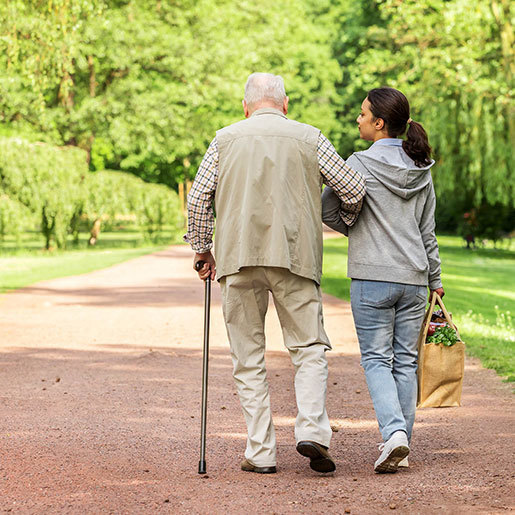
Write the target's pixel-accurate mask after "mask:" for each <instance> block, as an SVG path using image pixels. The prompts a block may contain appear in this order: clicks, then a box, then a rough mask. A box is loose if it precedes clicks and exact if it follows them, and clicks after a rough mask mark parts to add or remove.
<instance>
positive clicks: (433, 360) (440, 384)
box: [417, 292, 465, 408]
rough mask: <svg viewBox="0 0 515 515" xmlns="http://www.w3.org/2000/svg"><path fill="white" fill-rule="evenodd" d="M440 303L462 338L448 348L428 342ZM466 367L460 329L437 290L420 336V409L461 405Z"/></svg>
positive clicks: (457, 333)
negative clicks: (428, 334)
mask: <svg viewBox="0 0 515 515" xmlns="http://www.w3.org/2000/svg"><path fill="white" fill-rule="evenodd" d="M436 303H438V304H439V305H440V307H441V308H442V311H443V313H444V315H445V319H446V320H447V322H448V323H449V325H450V326H451V327H452V328H454V329H455V330H456V335H457V336H458V339H459V340H460V341H458V342H456V343H455V344H454V345H451V346H450V347H447V346H445V345H442V344H437V343H426V336H427V330H428V328H429V322H430V321H431V315H432V314H433V311H434V309H435V305H436ZM464 368H465V344H464V343H463V342H462V341H461V338H460V334H459V332H458V328H457V327H456V326H455V325H454V323H453V321H452V319H451V317H450V315H449V313H448V312H447V310H446V309H445V306H444V304H443V302H442V299H441V298H440V296H439V295H438V294H437V293H436V292H434V293H433V296H432V298H431V304H430V306H429V309H428V310H427V312H426V316H425V317H424V323H423V324H422V328H421V329H420V334H419V337H418V402H417V407H418V408H440V407H445V406H460V405H461V389H462V385H463V371H464Z"/></svg>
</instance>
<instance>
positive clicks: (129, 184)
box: [83, 170, 183, 243]
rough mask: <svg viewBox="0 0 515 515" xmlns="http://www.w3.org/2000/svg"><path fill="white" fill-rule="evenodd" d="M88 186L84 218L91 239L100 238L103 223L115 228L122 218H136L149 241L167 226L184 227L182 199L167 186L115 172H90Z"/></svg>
mask: <svg viewBox="0 0 515 515" xmlns="http://www.w3.org/2000/svg"><path fill="white" fill-rule="evenodd" d="M85 186H86V189H87V194H86V197H85V198H86V201H85V204H84V208H83V216H85V217H86V218H87V219H88V221H89V223H90V224H92V225H91V227H92V238H97V237H98V232H99V229H100V227H99V225H100V222H101V221H104V222H108V223H111V224H112V223H114V220H115V219H116V217H120V216H126V217H133V218H134V220H135V221H136V222H137V223H138V225H139V226H140V227H141V229H142V231H143V234H144V235H145V236H146V237H148V238H150V239H155V237H156V235H157V234H158V233H159V232H161V231H162V230H163V227H164V226H165V225H166V226H172V229H173V230H174V231H175V230H179V229H180V228H181V227H182V222H183V221H182V215H181V209H180V202H179V197H178V195H177V194H176V193H175V192H174V191H173V190H171V189H170V188H168V187H167V186H164V185H161V184H149V183H146V182H144V181H142V180H141V179H140V178H138V177H136V176H135V175H132V174H130V173H124V172H117V171H112V170H104V171H101V172H90V173H89V174H88V176H87V178H86V181H85ZM94 233H95V234H94ZM91 242H92V243H94V241H91Z"/></svg>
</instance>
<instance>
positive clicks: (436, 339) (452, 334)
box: [426, 326, 459, 347]
mask: <svg viewBox="0 0 515 515" xmlns="http://www.w3.org/2000/svg"><path fill="white" fill-rule="evenodd" d="M458 341H459V339H458V336H457V335H456V331H455V330H454V329H453V328H452V327H449V326H445V327H437V328H436V330H435V332H434V333H433V334H432V335H431V336H429V337H428V338H427V340H426V343H441V344H442V345H445V346H446V347H450V346H451V345H454V344H455V343H456V342H458Z"/></svg>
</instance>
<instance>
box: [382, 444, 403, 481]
mask: <svg viewBox="0 0 515 515" xmlns="http://www.w3.org/2000/svg"><path fill="white" fill-rule="evenodd" d="M408 454H409V447H406V446H405V445H399V447H395V448H394V449H392V450H391V452H390V454H389V455H388V456H387V457H386V458H385V459H384V460H383V461H382V462H381V463H378V464H377V465H376V466H375V467H374V472H376V473H377V474H393V473H394V472H397V469H398V468H399V462H400V461H402V460H403V459H404V458H405V457H406V456H407V455H408Z"/></svg>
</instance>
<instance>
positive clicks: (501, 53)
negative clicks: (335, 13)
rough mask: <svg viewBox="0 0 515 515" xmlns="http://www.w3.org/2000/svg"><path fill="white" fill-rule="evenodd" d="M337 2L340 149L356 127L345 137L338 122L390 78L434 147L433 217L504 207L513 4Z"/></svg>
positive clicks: (509, 171)
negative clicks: (342, 70) (356, 4)
mask: <svg viewBox="0 0 515 515" xmlns="http://www.w3.org/2000/svg"><path fill="white" fill-rule="evenodd" d="M337 5H339V7H340V11H339V12H340V14H343V16H342V17H341V18H339V19H341V20H342V21H341V27H342V31H341V34H342V36H341V39H340V40H336V41H335V53H336V55H337V57H338V59H339V61H340V63H341V64H342V66H343V67H344V68H345V69H346V78H347V79H348V80H346V81H344V82H343V83H342V86H341V88H340V93H341V95H342V97H343V98H344V99H345V104H344V108H345V109H344V113H343V116H344V117H345V121H346V122H347V123H346V124H345V126H344V129H343V130H344V137H343V138H342V143H343V145H342V150H343V153H344V154H348V153H350V152H351V151H352V150H353V149H354V145H355V144H356V141H355V140H357V131H356V130H354V134H355V137H354V141H353V139H352V137H351V136H350V135H349V134H348V132H347V130H346V127H347V126H348V127H350V126H351V123H352V120H353V118H355V115H356V113H357V109H358V108H359V105H360V103H361V101H362V100H363V98H364V97H365V95H366V91H367V90H369V89H371V88H373V87H377V86H381V85H388V86H392V87H395V88H397V89H400V90H401V91H403V92H404V93H405V94H406V95H407V97H408V98H409V100H410V103H411V106H412V118H413V119H415V120H416V121H420V122H421V123H422V124H423V125H424V126H425V128H426V130H427V131H428V134H429V136H430V142H431V144H432V146H433V148H434V150H435V158H436V161H437V166H436V167H435V169H434V182H435V188H436V192H437V196H438V200H439V202H438V212H437V218H438V219H439V221H441V222H443V223H440V224H439V226H440V227H445V228H446V229H456V226H457V223H458V221H459V219H460V217H461V216H462V214H463V213H464V212H465V211H467V210H469V209H471V208H473V207H476V208H479V207H480V206H493V205H495V204H497V205H501V206H508V207H513V206H514V196H513V193H514V191H513V187H514V184H515V177H514V172H513V142H514V141H515V131H514V114H515V113H514V104H513V69H514V66H515V65H514V62H515V61H514V50H513V48H514V47H513V44H514V42H513V28H512V25H511V21H512V19H513V16H514V4H513V3H512V2H511V3H510V2H509V1H508V0H494V1H492V2H490V1H489V2H486V1H484V0H432V1H422V2H421V1H418V0H408V1H403V2H401V1H399V0H386V1H384V2H379V1H376V0H372V1H368V0H362V1H361V2H359V7H358V8H357V15H356V16H351V15H350V9H351V2H349V1H345V0H341V1H340V2H338V4H337ZM347 106H348V108H349V109H350V110H352V115H351V114H348V115H346V113H345V110H346V108H347ZM357 146H358V147H360V146H361V144H358V145H357ZM505 220H506V219H505ZM512 227H513V220H512Z"/></svg>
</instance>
